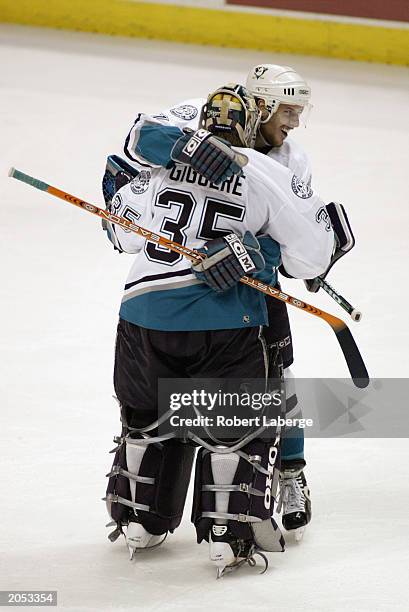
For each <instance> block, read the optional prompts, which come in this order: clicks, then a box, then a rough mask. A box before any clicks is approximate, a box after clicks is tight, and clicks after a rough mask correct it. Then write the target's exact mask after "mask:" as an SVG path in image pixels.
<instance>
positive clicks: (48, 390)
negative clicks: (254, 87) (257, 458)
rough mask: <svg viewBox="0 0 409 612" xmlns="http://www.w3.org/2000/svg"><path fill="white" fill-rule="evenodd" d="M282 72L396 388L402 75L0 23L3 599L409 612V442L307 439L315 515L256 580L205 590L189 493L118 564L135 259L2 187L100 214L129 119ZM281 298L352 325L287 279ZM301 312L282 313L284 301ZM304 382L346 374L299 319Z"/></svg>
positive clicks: (368, 337) (70, 605) (404, 110)
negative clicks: (172, 525)
mask: <svg viewBox="0 0 409 612" xmlns="http://www.w3.org/2000/svg"><path fill="white" fill-rule="evenodd" d="M262 61H264V62H266V61H268V62H277V63H281V64H290V65H292V66H294V67H295V68H296V69H298V71H299V72H301V73H302V74H303V75H305V76H306V78H307V80H308V81H309V82H310V84H311V86H312V89H313V103H314V109H313V112H312V115H311V117H310V122H309V126H308V129H306V130H302V129H299V130H298V132H297V133H296V138H298V139H299V141H300V142H301V143H302V144H303V145H304V147H305V148H306V149H307V150H308V151H309V153H310V155H311V158H312V162H313V170H314V181H313V183H314V185H315V187H316V189H317V190H318V191H319V192H320V193H321V195H322V196H323V198H324V199H327V200H331V199H336V200H338V201H341V202H344V203H345V205H346V206H347V209H348V211H349V214H350V220H351V223H352V226H353V228H354V232H355V235H356V238H357V246H356V248H355V249H354V251H353V252H352V253H351V254H350V255H349V256H348V257H346V258H344V260H342V261H341V262H340V263H339V265H338V266H336V267H335V269H334V271H333V272H331V279H330V280H331V281H332V282H333V284H334V286H335V287H337V288H338V289H339V290H340V291H341V293H344V295H345V296H346V297H347V298H348V299H349V300H350V301H351V302H352V303H353V304H356V306H357V307H358V308H360V309H361V310H362V311H363V313H364V318H363V320H362V323H360V324H359V325H357V324H354V323H353V322H352V321H351V323H350V328H351V330H352V331H353V333H354V336H355V338H356V340H357V343H358V345H359V346H360V348H361V350H362V353H363V355H364V357H365V359H366V361H367V365H368V369H369V371H370V374H372V375H373V376H376V377H408V375H409V368H408V363H409V359H408V356H407V354H408V345H409V333H408V316H407V309H408V304H409V291H408V280H409V279H408V260H409V258H408V255H409V247H408V243H409V241H408V229H409V223H408V222H409V206H408V205H409V201H408V199H409V198H408V172H409V154H408V132H409V115H408V107H409V72H408V70H407V69H404V68H398V67H390V66H381V65H376V64H372V65H371V64H363V63H362V64H361V63H349V62H343V61H337V60H326V59H317V58H306V57H298V56H287V55H272V54H268V53H256V52H249V51H235V50H227V49H210V48H201V47H188V46H183V45H173V44H167V43H161V42H147V41H141V40H121V39H114V38H105V37H99V36H94V35H82V34H74V33H63V32H51V31H46V30H40V29H38V30H35V29H29V28H24V27H13V26H8V27H6V26H0V121H1V127H0V143H1V146H0V197H1V201H0V205H1V237H0V240H1V254H0V261H1V277H0V278H1V285H0V306H1V330H2V331H1V346H0V350H1V396H0V397H1V409H0V425H1V459H0V482H1V486H0V496H1V502H0V555H1V558H0V589H3V590H10V589H37V590H41V589H54V590H58V596H59V607H60V608H61V609H67V610H78V611H82V610H101V611H108V610H130V609H138V610H143V611H153V610H155V611H159V610H160V611H168V610H169V611H173V610H182V609H183V610H189V611H190V610H200V611H202V610H203V611H204V610H210V611H216V610H232V611H234V612H235V611H237V610H243V611H244V610H246V611H252V610H256V611H257V610H263V611H264V610H277V611H280V612H281V611H285V612H293V611H294V612H298V611H301V610H310V611H313V612H318V611H322V612H333V611H344V610H349V611H352V612H361V611H367V612H374V611H377V610H381V611H386V610H388V611H389V610H391V611H392V610H393V611H397V610H407V609H408V607H407V606H408V594H409V593H408V584H407V578H408V566H409V553H408V549H409V538H408V533H409V520H408V508H409V492H408V469H409V467H408V454H409V453H408V442H407V440H390V439H383V440H370V439H354V440H352V439H348V440H347V439H337V440H320V441H318V440H313V439H308V440H307V441H306V458H307V460H308V472H307V474H308V479H309V484H310V486H311V490H312V498H313V514H314V516H313V521H312V523H311V526H310V527H309V529H308V532H307V533H306V535H305V538H304V541H303V542H302V544H301V545H296V544H295V543H294V542H293V541H292V540H291V538H290V539H289V540H290V541H289V543H288V547H287V550H286V552H285V553H284V554H283V555H279V554H275V555H274V554H271V555H269V558H270V569H269V571H268V573H267V574H265V575H264V576H259V575H258V574H257V572H256V571H255V570H252V569H250V568H246V569H243V570H242V571H240V572H238V573H237V574H234V575H229V576H226V577H225V578H223V579H222V580H218V581H216V580H215V576H214V568H212V567H210V564H209V562H208V560H207V554H208V550H207V545H205V544H202V545H201V546H198V545H197V544H196V543H195V533H194V529H193V526H192V525H191V524H190V502H189V500H188V503H187V505H186V513H185V517H184V521H183V523H182V525H181V527H180V528H179V530H177V532H175V534H174V535H173V536H170V537H169V538H168V541H167V542H166V543H165V545H164V546H163V547H161V548H159V549H157V550H154V551H151V552H150V553H147V554H146V555H145V556H143V557H142V556H141V557H138V559H137V560H136V562H134V563H130V562H129V561H128V556H127V552H126V550H125V545H124V543H123V541H122V540H119V541H117V542H116V543H115V544H111V543H110V542H109V541H108V540H107V539H106V535H107V531H108V530H106V529H105V527H104V525H105V523H106V522H107V520H108V519H107V515H106V511H105V507H104V504H103V502H101V501H99V500H100V498H101V497H102V496H103V494H104V488H105V484H106V483H105V479H104V475H105V473H106V472H107V471H108V468H109V467H110V461H111V459H112V455H110V456H109V455H108V454H107V451H108V450H110V449H111V448H112V446H113V445H112V442H111V440H112V436H113V435H114V434H117V433H119V426H118V410H117V407H116V404H115V402H114V400H113V399H112V398H111V396H112V393H113V385H112V367H113V348H114V339H115V327H116V320H117V312H118V306H119V302H120V299H121V294H122V287H123V284H124V281H125V277H126V274H127V271H128V268H129V267H130V264H131V258H132V256H127V255H118V254H117V253H114V252H113V250H112V249H111V247H110V245H109V243H108V241H107V240H106V237H105V234H103V232H102V231H101V229H100V223H99V222H98V221H97V220H96V218H94V217H92V216H91V215H87V214H85V213H83V212H81V211H79V210H78V209H76V208H75V207H70V206H69V205H67V204H65V203H63V202H61V201H60V200H57V199H55V198H53V197H51V196H49V195H47V194H44V193H41V192H39V191H37V190H34V189H32V188H30V187H28V186H26V185H23V184H21V183H18V182H16V181H13V180H12V179H9V178H7V171H8V169H9V167H10V166H16V167H17V168H19V169H21V170H23V171H24V172H27V173H28V174H31V175H33V176H35V177H38V178H40V179H43V180H45V181H46V182H48V183H50V184H52V185H55V186H57V187H60V188H61V189H64V190H66V191H68V192H70V193H73V194H74V195H77V196H79V197H81V198H83V199H86V200H88V201H92V202H95V203H96V204H98V205H102V202H103V201H102V196H101V192H100V181H101V176H102V173H103V169H104V166H105V158H106V155H107V154H109V153H114V152H120V150H121V149H120V147H121V142H122V140H123V138H124V136H125V135H126V133H127V131H128V128H129V126H130V125H131V123H132V122H133V120H134V118H135V116H136V113H137V112H139V111H142V110H144V111H148V112H151V111H160V110H161V109H162V108H164V107H166V106H169V105H171V104H173V103H176V102H178V101H180V100H183V99H186V98H188V97H196V96H205V95H206V94H207V92H208V91H210V90H212V89H214V88H215V87H216V86H219V85H222V84H224V83H225V82H229V81H243V79H244V75H245V74H246V72H247V70H248V69H249V67H250V66H252V65H253V64H256V63H259V62H262ZM285 288H286V289H287V290H288V291H289V292H290V293H292V294H294V295H298V296H300V297H301V298H305V299H306V300H307V301H310V302H313V303H315V304H317V305H318V306H320V307H322V308H324V309H326V310H328V311H330V312H332V313H334V314H336V315H338V316H340V317H343V316H344V314H343V311H341V310H340V309H338V307H337V305H336V304H335V303H334V302H333V301H331V300H330V298H329V297H328V296H327V295H325V294H323V295H321V293H320V294H318V295H317V296H313V295H311V294H308V293H307V292H305V291H304V288H303V284H302V283H301V282H300V281H292V282H290V281H288V282H287V283H286V284H285ZM293 310H295V309H293ZM291 317H292V325H293V334H294V337H295V353H296V362H295V366H294V372H295V373H296V374H297V375H298V376H306V377H309V376H311V377H312V376H315V377H319V376H323V377H337V376H339V377H342V376H345V377H346V376H348V372H347V369H346V366H345V365H344V361H343V358H342V354H341V352H340V350H339V347H338V345H337V343H336V341H335V337H334V335H333V333H332V331H331V329H330V328H329V327H328V326H327V325H326V324H325V323H324V322H323V321H321V320H319V319H315V318H314V317H311V316H308V315H307V314H304V313H301V312H291Z"/></svg>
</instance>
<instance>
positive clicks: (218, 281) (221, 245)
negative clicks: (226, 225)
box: [192, 232, 265, 293]
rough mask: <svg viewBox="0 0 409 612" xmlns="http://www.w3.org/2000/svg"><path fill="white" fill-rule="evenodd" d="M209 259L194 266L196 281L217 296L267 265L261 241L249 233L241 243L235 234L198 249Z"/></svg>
mask: <svg viewBox="0 0 409 612" xmlns="http://www.w3.org/2000/svg"><path fill="white" fill-rule="evenodd" d="M198 252H199V253H204V254H205V255H207V257H206V259H203V260H202V261H201V262H199V263H197V264H193V265H192V270H193V272H194V273H195V275H196V277H197V278H198V279H199V280H201V281H203V282H205V283H206V284H207V285H209V287H211V288H212V289H213V291H216V292H217V293H222V292H223V291H227V290H228V289H230V288H231V287H234V285H236V283H238V282H239V281H240V279H241V278H243V276H246V275H248V274H254V273H256V272H261V270H264V266H265V261H264V257H263V256H262V254H261V253H260V245H259V243H258V240H257V238H256V237H255V236H253V234H252V233H251V232H246V233H245V234H244V238H243V239H242V240H241V239H240V238H239V236H237V235H236V234H229V235H228V236H224V237H223V238H216V239H215V240H209V242H206V244H205V246H204V247H203V248H201V249H198Z"/></svg>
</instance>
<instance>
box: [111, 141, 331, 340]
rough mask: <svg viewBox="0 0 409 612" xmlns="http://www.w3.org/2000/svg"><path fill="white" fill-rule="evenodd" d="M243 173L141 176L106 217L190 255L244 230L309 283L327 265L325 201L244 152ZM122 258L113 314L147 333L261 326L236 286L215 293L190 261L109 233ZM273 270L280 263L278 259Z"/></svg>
mask: <svg viewBox="0 0 409 612" xmlns="http://www.w3.org/2000/svg"><path fill="white" fill-rule="evenodd" d="M243 152H244V153H245V154H246V155H247V156H248V157H249V163H248V165H247V166H246V167H245V168H244V173H245V176H241V177H232V178H231V179H229V180H227V181H225V182H224V183H222V184H221V185H220V186H217V187H216V186H214V185H211V184H209V183H208V181H206V180H205V179H204V178H202V177H201V176H199V175H198V174H197V173H196V172H194V170H193V169H192V168H190V167H188V166H183V165H179V164H177V165H175V166H174V167H173V168H171V169H168V170H166V169H164V168H151V169H144V170H142V172H141V173H140V174H139V175H138V176H137V177H136V178H135V179H134V180H133V181H132V182H131V183H129V184H128V185H126V186H125V187H123V188H122V189H120V190H119V191H118V193H117V194H116V195H115V197H114V200H113V212H114V213H115V214H117V215H119V216H123V217H125V218H127V219H129V220H132V221H134V222H135V223H137V224H138V225H141V226H143V227H146V228H147V229H149V230H151V231H153V232H156V233H158V234H161V235H163V236H165V237H168V238H170V239H171V240H174V241H175V242H178V243H180V244H184V245H186V246H187V247H189V248H191V249H197V248H200V247H202V246H203V245H204V244H205V242H206V241H207V240H210V239H212V238H215V237H218V236H220V235H225V234H226V233H230V232H234V233H236V234H239V235H243V234H244V232H245V231H247V230H250V231H251V232H253V233H254V234H255V235H257V236H262V235H264V236H268V237H269V238H270V239H271V238H272V239H273V240H274V241H275V244H276V245H277V254H278V257H279V254H280V252H281V260H282V263H283V265H284V267H285V268H286V270H287V272H288V273H289V274H291V275H292V276H294V277H296V278H313V277H315V276H317V275H319V274H321V273H322V272H324V271H325V270H326V268H327V267H328V264H329V261H330V258H331V254H332V251H333V246H334V234H333V230H332V227H331V224H330V223H329V220H328V215H327V213H326V209H325V206H324V203H323V202H322V200H321V199H320V198H319V196H318V195H317V194H315V193H314V192H313V191H312V189H311V187H310V186H309V185H308V184H307V183H304V182H302V181H301V180H300V179H299V178H298V177H296V176H295V175H294V174H293V172H291V171H290V170H289V169H287V168H285V167H284V166H282V165H280V164H278V163H277V162H275V161H273V160H272V159H270V158H268V157H266V156H265V155H262V154H260V153H257V152H256V151H252V150H249V149H245V150H244V149H243ZM111 230H112V239H113V241H114V242H115V243H116V246H118V248H119V249H120V250H122V251H126V252H128V253H135V254H136V256H135V259H134V262H133V265H132V268H131V271H130V273H129V276H128V279H127V282H126V286H125V291H124V296H123V301H122V305H121V311H120V316H121V317H122V318H124V319H126V320H128V321H130V322H132V323H135V324H138V325H141V326H143V327H147V328H150V329H162V330H194V329H197V330H203V329H229V328H237V327H243V326H257V325H263V324H265V323H266V322H267V315H266V309H265V300H264V297H263V294H261V293H260V292H257V291H255V290H254V289H252V288H250V287H247V286H245V285H242V284H240V283H239V284H238V286H237V287H235V288H233V289H231V290H229V291H228V292H226V293H225V294H222V295H220V294H215V293H214V292H213V291H212V290H211V289H210V288H209V287H208V286H207V285H206V284H204V283H202V282H201V281H199V280H197V279H196V277H195V275H194V274H193V273H192V272H191V269H190V265H191V264H190V262H189V261H188V260H187V259H185V258H183V257H182V256H181V255H179V254H177V253H174V252H172V251H170V250H168V249H166V248H163V247H161V246H159V245H157V244H156V243H152V242H145V241H144V239H142V238H141V237H139V236H138V235H136V234H134V233H131V232H130V231H127V230H124V229H122V228H120V227H117V226H112V228H111ZM278 263H279V262H278Z"/></svg>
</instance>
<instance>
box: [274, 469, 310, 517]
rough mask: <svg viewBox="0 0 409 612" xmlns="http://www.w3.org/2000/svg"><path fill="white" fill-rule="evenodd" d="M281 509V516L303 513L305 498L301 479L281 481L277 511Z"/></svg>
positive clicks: (298, 477) (299, 477)
mask: <svg viewBox="0 0 409 612" xmlns="http://www.w3.org/2000/svg"><path fill="white" fill-rule="evenodd" d="M281 507H282V508H283V514H290V512H304V511H305V496H304V491H303V481H302V477H301V475H300V476H297V477H296V478H285V479H283V480H282V481H281V489H280V500H279V504H278V510H279V511H280V510H281Z"/></svg>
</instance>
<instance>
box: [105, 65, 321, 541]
mask: <svg viewBox="0 0 409 612" xmlns="http://www.w3.org/2000/svg"><path fill="white" fill-rule="evenodd" d="M246 88H247V89H248V90H249V91H250V92H251V93H252V94H253V95H254V97H255V98H256V100H257V105H258V107H259V110H260V113H261V120H260V124H259V128H258V130H257V135H256V140H255V142H254V147H255V149H256V150H258V151H260V152H262V153H264V154H266V155H268V156H269V157H271V158H272V159H275V160H276V161H278V162H279V163H280V164H282V165H284V166H286V167H288V168H289V169H290V170H292V172H293V173H294V175H295V176H296V177H298V179H300V183H299V185H300V186H301V185H302V184H305V187H304V189H306V190H307V191H306V192H305V193H306V194H307V193H308V185H310V183H311V169H310V163H309V160H308V157H307V155H306V154H305V152H304V151H303V150H302V148H301V147H300V146H299V145H298V144H297V142H296V141H294V140H292V139H291V138H290V137H289V133H290V132H291V130H293V129H295V128H296V127H298V125H299V123H300V121H301V120H302V119H303V118H304V121H306V118H305V117H306V116H307V115H308V113H309V109H310V96H311V89H310V87H309V85H308V84H307V83H306V82H305V80H304V79H303V78H302V77H301V76H300V75H299V74H297V73H296V72H295V71H294V70H293V69H292V68H289V67H288V66H278V65H273V64H264V65H258V66H255V67H254V68H252V69H251V70H250V72H249V74H248V77H247V83H246ZM204 103H205V100H204V99H192V100H187V101H186V102H183V103H182V104H180V105H177V106H175V107H173V108H171V109H168V110H165V111H164V112H162V113H160V114H158V115H154V116H150V115H144V114H140V115H138V117H137V119H136V121H135V124H134V125H133V126H132V129H131V131H130V133H129V135H128V137H127V139H126V142H125V147H124V152H125V155H126V157H127V162H124V161H123V160H120V159H119V158H116V159H111V160H110V161H109V162H108V170H107V173H106V175H105V177H104V195H105V199H106V201H107V204H108V205H110V202H111V200H112V197H113V193H114V191H115V190H116V189H117V188H119V186H121V185H122V184H123V183H124V182H127V181H128V180H130V179H131V178H132V176H134V174H135V168H134V166H135V164H136V163H137V165H136V167H137V168H138V164H142V166H149V167H152V166H153V167H155V166H165V167H166V166H168V165H169V164H171V163H172V160H171V155H172V154H171V149H172V147H173V145H174V143H175V140H176V139H177V138H178V137H179V136H180V135H181V132H180V130H184V129H192V130H197V128H198V127H200V126H199V117H200V112H201V108H202V106H203V104H204ZM176 128H178V129H176ZM173 155H174V156H176V157H175V158H176V159H177V158H178V155H179V156H180V155H181V151H179V152H177V151H174V152H173ZM182 155H183V154H182ZM183 161H184V162H185V163H186V164H189V165H191V166H192V167H193V168H194V169H195V170H196V171H197V172H198V173H199V174H201V175H202V176H204V177H206V178H208V179H209V180H210V181H211V182H213V183H215V184H217V183H218V182H221V181H223V180H224V179H228V178H229V177H231V176H233V175H234V174H237V173H240V171H241V166H240V164H239V163H238V162H237V159H236V158H235V156H234V153H233V152H232V151H231V150H230V151H229V150H226V149H225V148H223V146H222V145H220V143H218V142H216V143H213V142H211V141H208V142H207V145H206V147H202V150H201V155H200V156H195V155H193V156H192V157H187V156H185V157H184V158H183ZM115 162H116V163H115ZM118 163H119V165H118ZM139 168H140V166H139ZM115 175H116V177H117V178H116V179H114V176H115ZM115 181H116V186H114V182H115ZM213 235H214V236H215V235H217V232H214V234H213ZM267 244H268V243H267ZM262 246H263V248H264V249H265V248H266V242H264V243H263V245H262ZM264 254H265V253H264ZM307 283H309V281H307ZM307 286H308V288H310V287H311V284H310V283H309V284H308V285H307ZM314 287H315V290H317V287H316V286H314ZM266 302H267V308H268V313H269V326H268V328H266V329H265V332H264V333H265V337H266V341H267V343H268V345H269V347H270V348H274V347H275V346H277V347H279V349H280V351H281V356H282V359H283V364H284V368H285V376H286V378H287V381H288V385H289V386H290V385H291V386H293V383H292V374H291V371H290V366H291V364H292V362H293V348H292V336H291V330H290V323H289V319H288V314H287V308H286V305H285V304H284V303H283V302H279V301H278V300H274V299H273V298H267V300H266ZM292 395H293V397H295V394H294V392H293V393H292ZM298 413H299V408H298V407H297V406H295V407H294V409H293V411H292V412H291V413H290V415H289V416H291V417H296V416H299V414H298ZM282 466H283V469H282V473H281V477H282V480H281V483H282V495H281V501H282V510H283V519H282V520H283V525H284V527H285V529H287V530H295V531H296V534H297V532H298V533H299V534H300V535H301V534H302V528H303V527H304V526H305V525H306V524H307V523H308V522H309V521H310V518H311V500H310V495H309V490H308V487H307V483H306V479H305V475H304V472H303V468H304V466H305V460H304V438H303V432H302V430H300V431H299V435H298V436H296V437H294V436H288V437H287V438H285V439H284V442H283V453H282Z"/></svg>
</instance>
